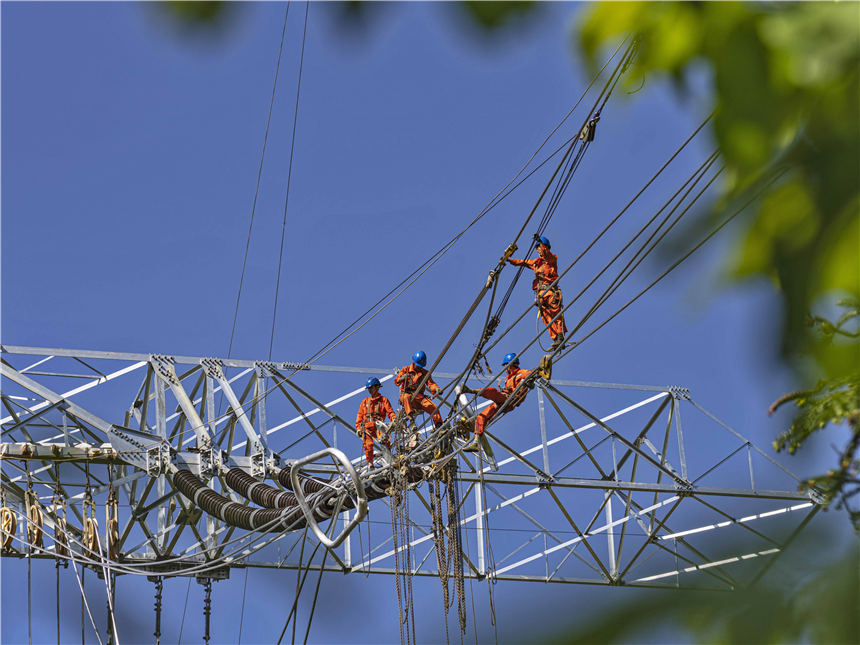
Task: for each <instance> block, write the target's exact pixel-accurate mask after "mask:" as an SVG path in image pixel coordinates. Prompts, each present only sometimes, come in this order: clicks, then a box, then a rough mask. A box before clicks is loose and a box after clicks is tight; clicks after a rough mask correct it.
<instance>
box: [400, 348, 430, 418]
mask: <svg viewBox="0 0 860 645" xmlns="http://www.w3.org/2000/svg"><path fill="white" fill-rule="evenodd" d="M426 365H427V354H425V353H424V352H423V351H420V350H419V351H417V352H415V354H414V355H413V356H412V363H411V364H410V365H407V366H406V367H404V368H403V369H401V370H400V372H398V373H397V376H396V377H394V383H395V384H396V385H399V386H400V405H402V406H403V411H404V412H406V414H407V415H409V416H410V417H411V416H412V415H413V414H417V413H418V412H419V411H420V410H423V411H424V412H426V413H427V414H429V415H431V416H432V418H433V426H434V427H436V428H438V427H439V426H441V425H442V415H441V414H439V408H437V407H436V406H435V405H434V404H433V402H432V401H431V400H430V399H429V397H427V396H425V395H424V388H425V387H429V388H430V393H431V394H432V395H434V396H435V395H436V394H438V393H439V389H440V388H439V386H438V385H436V383H435V382H434V381H433V377H432V376H428V377H427V381H426V382H425V383H424V385H422V386H421V389H420V391H419V390H418V384H419V383H420V382H421V379H423V378H424V376H425V375H426V374H427V370H426V369H425V367H426Z"/></svg>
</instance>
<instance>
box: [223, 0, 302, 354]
mask: <svg viewBox="0 0 860 645" xmlns="http://www.w3.org/2000/svg"><path fill="white" fill-rule="evenodd" d="M289 15H290V2H289V0H287V9H286V11H285V12H284V26H283V27H282V28H281V45H280V47H279V48H278V60H277V62H276V63H275V80H274V82H273V84H272V98H271V99H269V114H268V116H267V117H266V133H265V134H264V135H263V151H262V153H261V155H260V167H259V168H258V169H257V186H256V188H255V189H254V201H253V202H252V204H251V222H250V224H249V225H248V239H247V241H246V242H245V256H244V258H243V259H242V273H241V275H240V277H239V292H238V293H237V294H236V307H235V309H234V311H233V328H232V330H231V331H230V344H229V345H228V347H227V358H230V355H231V353H232V351H233V337H234V336H235V334H236V321H237V320H238V318H239V300H240V299H241V297H242V286H243V284H244V282H245V267H246V266H247V264H248V250H249V249H250V247H251V231H252V230H253V228H254V214H255V213H256V211H257V196H258V195H259V194H260V180H261V178H262V176H263V160H264V159H265V158H266V144H267V142H268V140H269V125H270V123H271V122H272V107H273V106H274V105H275V90H276V89H277V87H278V72H279V70H280V69H281V54H282V53H283V51H284V36H285V35H286V33H287V17H288V16H289Z"/></svg>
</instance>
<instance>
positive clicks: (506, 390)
mask: <svg viewBox="0 0 860 645" xmlns="http://www.w3.org/2000/svg"><path fill="white" fill-rule="evenodd" d="M502 367H507V368H508V370H507V372H506V373H505V385H504V387H503V388H502V390H501V391H499V390H497V389H496V388H494V387H485V388H484V389H482V390H473V389H472V388H470V387H466V386H465V385H464V386H463V388H462V391H463V392H466V393H471V394H477V395H478V396H482V397H484V398H485V399H489V400H490V401H492V403H491V404H490V405H489V406H488V407H486V408H485V409H484V410H483V411H482V412H481V413H480V414H479V415H478V417H477V418H476V419H475V440H474V441H473V442H472V443H470V444H469V445H467V446H466V447H465V448H464V450H469V451H474V450H477V447H478V438H479V437H480V436H481V435H482V434H484V427H485V426H486V425H487V422H488V421H489V420H490V419H492V418H493V416H495V414H496V411H497V410H498V409H499V406H501V405H504V404H505V403H506V402H507V401H508V399H509V398H510V399H511V400H510V402H509V403H508V405H506V406H505V409H504V410H503V411H502V414H507V413H508V412H510V411H511V410H513V409H514V408H515V407H517V406H518V405H520V404H521V403H522V402H523V401H525V400H526V394H527V393H528V388H527V387H525V386H523V387H521V388H520V389H519V390H517V387H518V386H519V385H520V383H522V382H523V381H524V380H525V379H526V378H528V376H529V374H531V370H525V369H520V359H519V358H517V355H516V354H507V355H505V358H504V359H503V360H502ZM514 390H516V394H514ZM511 397H513V398H511Z"/></svg>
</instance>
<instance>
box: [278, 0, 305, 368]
mask: <svg viewBox="0 0 860 645" xmlns="http://www.w3.org/2000/svg"><path fill="white" fill-rule="evenodd" d="M309 9H310V0H306V1H305V27H304V31H303V32H302V53H301V57H300V58H299V80H298V83H297V85H296V107H295V110H294V112H293V135H292V140H291V142H290V165H289V169H288V170H287V192H286V195H285V197H284V220H283V222H282V223H281V249H280V251H279V252H278V277H277V280H276V281H275V305H274V307H273V309H272V335H271V336H270V337H269V360H272V345H273V344H274V342H275V321H276V320H277V318H278V292H279V291H280V287H281V265H282V264H283V261H284V235H285V233H286V230H287V206H289V203H290V181H291V180H292V178H293V153H294V151H295V147H296V124H297V123H298V120H299V96H300V95H301V90H302V69H303V68H304V62H305V41H306V40H307V35H308V11H309Z"/></svg>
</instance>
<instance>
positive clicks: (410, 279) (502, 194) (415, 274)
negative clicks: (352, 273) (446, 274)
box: [305, 38, 629, 363]
mask: <svg viewBox="0 0 860 645" xmlns="http://www.w3.org/2000/svg"><path fill="white" fill-rule="evenodd" d="M625 43H627V38H625V39H624V40H622V41H621V43H619V45H618V46H617V47H616V49H615V51H614V52H613V53H612V55H611V56H610V57H609V58H608V59H607V60H606V62H605V63H604V64H603V67H601V68H600V70H598V72H597V73H596V74H595V75H594V77H593V78H592V79H591V82H589V84H588V85H587V86H586V88H585V90H584V91H583V93H582V95H581V96H580V97H579V99H578V100H577V101H576V103H575V104H574V105H573V107H572V108H571V109H570V110H569V111H568V112H567V114H566V115H565V116H564V117H563V118H562V119H561V121H560V122H559V123H558V125H556V126H555V128H553V130H552V131H551V132H550V133H549V134H548V135H547V136H546V138H545V139H544V140H543V142H542V143H541V144H540V146H538V148H537V150H535V152H534V153H532V155H531V156H530V157H529V158H528V160H527V161H526V163H525V164H524V165H523V166H522V168H520V170H519V171H517V173H516V174H515V175H514V177H513V178H512V179H511V180H510V181H509V182H508V183H507V184H505V186H503V187H502V188H501V189H500V190H499V191H498V192H497V193H496V194H495V195H494V196H493V197H492V199H490V201H489V202H488V203H487V204H486V205H485V206H484V208H482V209H481V210H480V212H479V213H478V215H476V216H475V218H474V219H472V221H471V222H469V224H468V225H467V226H466V227H465V228H464V229H463V230H461V231H460V232H459V233H457V234H456V235H455V236H454V237H453V238H451V239H450V240H449V241H448V242H446V243H445V244H444V245H442V247H441V248H440V249H439V250H437V251H436V252H435V253H434V254H432V255H431V256H430V257H429V258H427V259H426V260H425V261H424V262H423V263H422V264H421V265H419V266H418V267H417V268H416V269H414V270H413V271H412V273H410V274H409V275H408V276H406V277H405V278H404V279H403V280H401V281H400V282H399V283H398V284H397V285H395V286H394V287H393V288H392V289H390V290H389V291H388V292H387V293H386V294H385V295H384V296H382V297H381V298H380V299H379V300H377V301H376V302H375V303H373V305H371V306H370V307H369V308H368V309H367V310H366V311H364V312H363V313H362V314H361V315H359V316H358V317H357V318H356V319H355V320H353V321H352V322H351V323H350V324H349V325H347V326H346V327H345V328H344V329H343V330H341V331H340V332H339V333H338V334H337V335H335V336H334V337H333V338H332V339H331V340H330V341H329V342H328V343H326V344H325V345H323V346H322V347H321V348H320V349H318V350H317V351H316V352H315V353H314V354H312V355H311V356H310V357H309V358H308V359H307V361H305V362H306V363H312V362H314V361H317V360H319V359H320V358H322V356H324V355H325V354H327V353H328V352H329V351H331V350H332V349H334V347H336V346H337V345H339V344H340V343H341V342H343V341H344V340H346V339H347V338H349V337H350V336H352V335H353V334H354V333H355V332H357V331H358V330H359V329H361V328H362V327H364V325H366V324H367V323H368V322H370V320H372V319H373V318H374V317H375V316H377V315H378V314H379V313H381V312H382V311H383V310H384V309H385V308H386V307H388V306H389V305H390V304H391V303H392V302H393V301H394V300H395V299H397V298H398V297H399V296H400V295H401V294H402V293H403V292H404V291H406V289H408V288H409V287H410V286H412V284H414V283H415V282H416V281H417V280H418V279H419V278H420V277H421V276H422V275H424V273H426V272H427V271H428V270H429V269H430V267H432V266H433V265H434V264H435V263H436V262H437V261H438V260H439V259H441V257H442V256H443V255H445V253H447V252H448V251H449V250H450V249H451V247H452V246H454V244H456V243H457V242H458V241H459V240H460V238H461V237H463V235H465V234H466V232H468V231H469V229H471V228H472V227H473V226H474V225H475V224H477V223H478V221H480V220H481V219H482V218H483V217H484V216H485V215H486V214H487V213H489V212H490V211H491V210H492V209H493V208H495V207H496V206H497V205H498V204H500V203H501V202H502V201H503V200H504V199H505V198H506V197H507V196H508V195H510V193H511V192H513V190H514V189H516V188H518V187H519V186H520V185H522V183H523V182H524V181H525V180H527V179H528V178H529V177H531V176H532V175H533V174H534V173H535V172H537V171H538V170H539V169H540V168H541V167H543V165H544V164H546V163H547V162H548V161H549V160H550V159H552V158H553V157H554V156H555V155H556V154H558V153H559V152H560V151H561V150H562V149H563V148H565V147H566V146H567V145H568V144H569V143H571V142H572V141H574V140H575V136H574V137H571V138H570V139H568V140H567V141H565V142H564V143H563V144H562V145H561V146H559V147H558V148H557V149H556V150H555V151H554V152H553V153H551V154H550V155H549V156H548V157H547V158H546V159H545V160H544V161H542V162H541V163H540V164H538V166H537V167H536V168H534V169H533V170H532V171H531V172H529V173H528V174H527V175H526V176H525V177H523V179H522V180H521V181H519V182H518V183H516V184H515V185H513V186H512V184H514V182H516V181H517V179H518V178H519V177H520V175H522V173H523V172H525V170H526V169H527V168H528V166H529V165H530V164H531V162H532V161H533V160H534V158H535V157H536V156H537V155H538V153H539V152H540V151H541V150H542V149H543V147H544V146H545V145H546V144H547V143H548V142H549V140H550V138H552V136H553V135H554V134H555V133H556V132H557V131H558V130H559V128H561V126H562V125H563V124H564V123H565V121H567V119H568V117H570V115H571V114H573V112H574V111H575V110H576V108H577V107H578V106H579V104H580V103H581V102H582V100H583V99H584V98H585V96H586V95H587V94H588V92H589V91H590V90H591V87H592V86H593V85H594V84H595V83H596V82H597V79H598V78H600V76H601V75H602V74H603V72H604V70H605V69H606V67H607V66H608V65H609V63H610V62H612V60H614V58H615V56H616V55H617V54H618V52H619V51H620V50H621V48H622V47H623V46H624V45H625ZM628 47H629V45H628ZM628 51H629V50H628ZM625 55H626V52H625ZM404 285H405V286H404ZM401 287H402V288H401ZM398 289H400V291H398ZM395 292H397V293H395ZM392 294H394V295H393V297H391V296H392ZM389 297H391V299H390V300H388V302H385V301H386V300H387V299H388V298H389ZM383 302H385V304H384V305H383V306H382V307H381V308H380V309H379V310H378V311H376V312H374V310H375V309H376V308H377V307H378V306H379V305H380V304H382V303H383ZM371 312H374V313H372V315H370V314H371ZM368 315H370V318H368V319H367V320H366V321H365V322H363V323H361V325H359V327H358V328H356V329H352V328H353V327H355V325H357V324H359V323H360V322H361V321H362V320H363V319H364V318H365V317H367V316H368ZM350 330H352V331H350Z"/></svg>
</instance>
